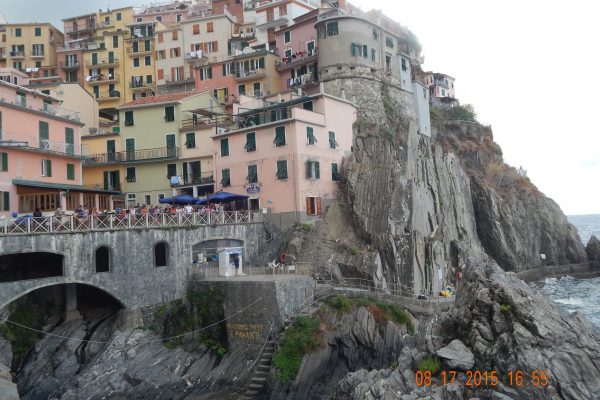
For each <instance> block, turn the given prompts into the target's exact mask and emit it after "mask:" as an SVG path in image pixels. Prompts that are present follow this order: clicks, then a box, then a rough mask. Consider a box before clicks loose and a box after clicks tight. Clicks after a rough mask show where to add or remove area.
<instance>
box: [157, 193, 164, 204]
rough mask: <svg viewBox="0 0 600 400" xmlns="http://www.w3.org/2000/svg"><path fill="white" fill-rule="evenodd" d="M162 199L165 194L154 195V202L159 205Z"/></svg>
mask: <svg viewBox="0 0 600 400" xmlns="http://www.w3.org/2000/svg"><path fill="white" fill-rule="evenodd" d="M164 198H165V194H164V193H159V194H157V195H156V202H157V203H160V201H161V200H162V199H164Z"/></svg>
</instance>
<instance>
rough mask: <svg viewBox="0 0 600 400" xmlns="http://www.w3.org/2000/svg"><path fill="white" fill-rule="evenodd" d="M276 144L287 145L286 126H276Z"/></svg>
mask: <svg viewBox="0 0 600 400" xmlns="http://www.w3.org/2000/svg"><path fill="white" fill-rule="evenodd" d="M273 143H275V146H285V126H278V127H277V128H275V140H274V142H273Z"/></svg>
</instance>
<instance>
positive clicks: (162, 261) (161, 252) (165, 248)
mask: <svg viewBox="0 0 600 400" xmlns="http://www.w3.org/2000/svg"><path fill="white" fill-rule="evenodd" d="M168 261H169V245H168V244H166V243H165V242H160V243H156V244H155V245H154V266H155V267H166V266H167V265H168V264H167V263H168Z"/></svg>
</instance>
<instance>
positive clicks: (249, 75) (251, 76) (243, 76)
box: [235, 68, 266, 82]
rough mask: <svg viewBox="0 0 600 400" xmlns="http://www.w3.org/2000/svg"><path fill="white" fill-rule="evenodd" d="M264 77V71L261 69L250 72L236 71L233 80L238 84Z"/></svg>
mask: <svg viewBox="0 0 600 400" xmlns="http://www.w3.org/2000/svg"><path fill="white" fill-rule="evenodd" d="M265 76H266V71H265V70H264V69H263V68H259V69H253V70H250V71H238V72H237V73H236V74H235V80H236V81H238V82H245V81H249V80H257V79H262V78H264V77H265Z"/></svg>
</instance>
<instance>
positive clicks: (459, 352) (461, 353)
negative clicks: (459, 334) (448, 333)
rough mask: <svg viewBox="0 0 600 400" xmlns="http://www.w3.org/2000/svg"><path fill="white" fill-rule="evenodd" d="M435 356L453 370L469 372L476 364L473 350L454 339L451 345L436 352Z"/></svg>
mask: <svg viewBox="0 0 600 400" xmlns="http://www.w3.org/2000/svg"><path fill="white" fill-rule="evenodd" d="M435 354H436V355H437V356H438V357H439V358H441V359H442V360H443V361H444V364H445V365H446V366H447V367H448V369H451V370H459V371H468V370H470V369H471V368H472V367H473V364H474V363H475V359H474V358H473V353H471V350H469V349H468V348H467V346H465V345H464V344H463V342H461V341H460V340H458V339H454V340H453V341H451V342H450V344H448V345H447V346H445V347H442V348H441V349H439V350H438V351H436V352H435Z"/></svg>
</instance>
